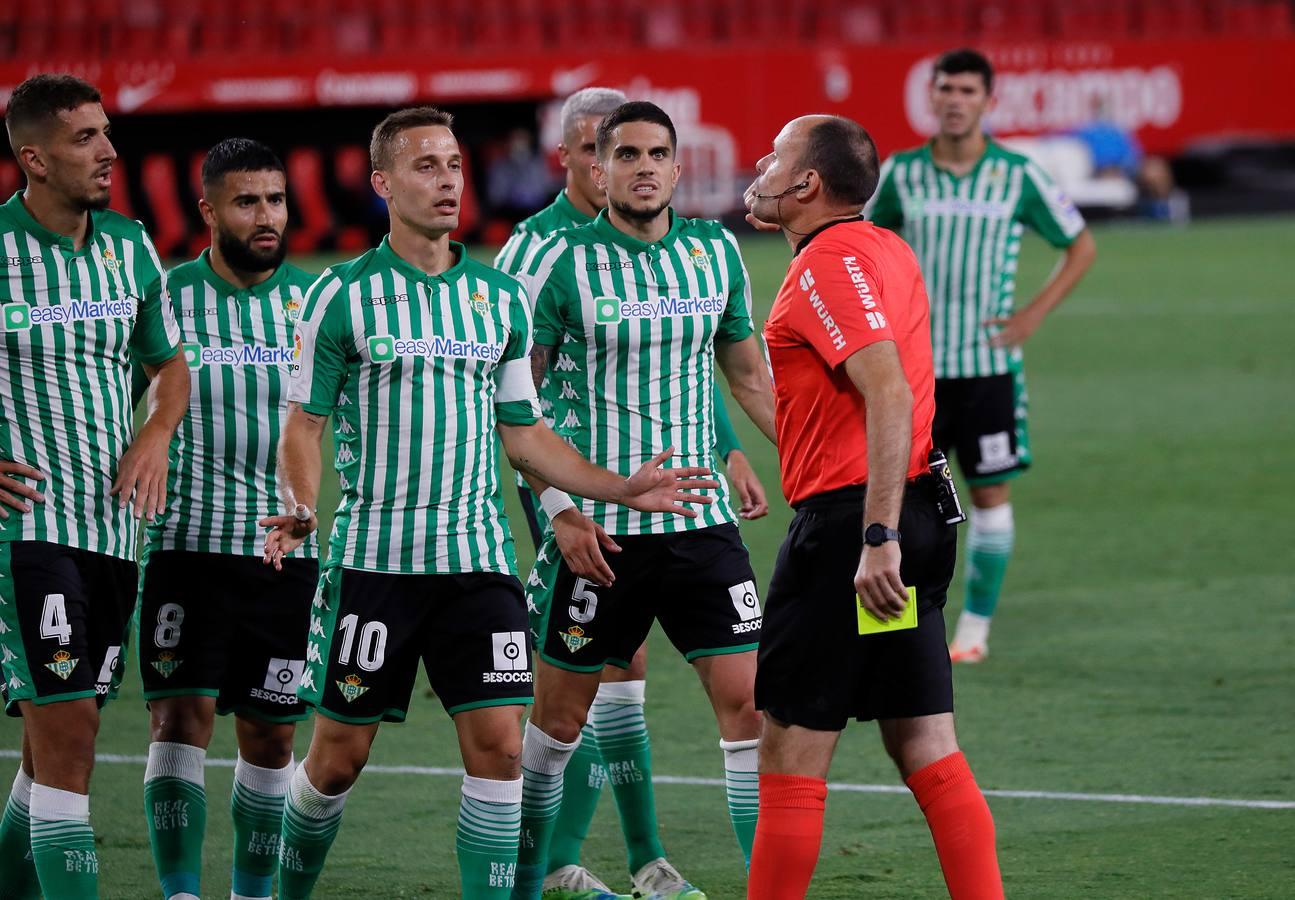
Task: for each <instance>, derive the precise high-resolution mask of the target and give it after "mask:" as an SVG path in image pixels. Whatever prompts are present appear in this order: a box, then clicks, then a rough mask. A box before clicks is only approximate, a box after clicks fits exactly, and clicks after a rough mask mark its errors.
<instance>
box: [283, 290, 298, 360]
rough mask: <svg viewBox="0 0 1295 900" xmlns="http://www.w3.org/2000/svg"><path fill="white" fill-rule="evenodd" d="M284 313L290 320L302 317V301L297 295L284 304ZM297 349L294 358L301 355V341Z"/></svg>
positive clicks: (293, 320)
mask: <svg viewBox="0 0 1295 900" xmlns="http://www.w3.org/2000/svg"><path fill="white" fill-rule="evenodd" d="M283 314H284V315H285V316H287V317H288V321H289V322H295V321H297V320H298V319H299V318H301V301H300V300H298V299H297V298H296V297H293V298H292V299H291V300H289V301H288V302H287V303H285V304H284V305H283ZM295 349H296V352H295V353H294V354H293V356H294V358H295V357H296V356H298V355H300V353H301V344H300V342H298V343H297V345H296V348H295Z"/></svg>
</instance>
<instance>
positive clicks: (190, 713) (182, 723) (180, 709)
mask: <svg viewBox="0 0 1295 900" xmlns="http://www.w3.org/2000/svg"><path fill="white" fill-rule="evenodd" d="M149 720H150V721H149V738H150V739H151V740H153V741H155V742H156V741H168V742H172V743H177V744H189V745H191V746H194V747H206V746H207V744H208V743H209V742H210V740H211V728H212V722H211V715H210V714H209V713H207V712H206V711H205V710H203V709H201V708H199V707H196V706H194V705H192V704H187V703H176V702H173V703H158V702H154V703H152V704H150V705H149Z"/></svg>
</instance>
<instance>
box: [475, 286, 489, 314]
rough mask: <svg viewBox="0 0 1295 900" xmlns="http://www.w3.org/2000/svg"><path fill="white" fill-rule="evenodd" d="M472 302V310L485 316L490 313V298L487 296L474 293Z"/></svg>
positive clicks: (477, 292)
mask: <svg viewBox="0 0 1295 900" xmlns="http://www.w3.org/2000/svg"><path fill="white" fill-rule="evenodd" d="M471 301H472V308H473V309H475V310H476V311H477V312H478V313H480V314H481V315H483V316H484V315H485V314H486V313H488V312H490V298H489V297H487V296H486V295H485V294H483V293H481V292H480V291H473V292H472V298H471Z"/></svg>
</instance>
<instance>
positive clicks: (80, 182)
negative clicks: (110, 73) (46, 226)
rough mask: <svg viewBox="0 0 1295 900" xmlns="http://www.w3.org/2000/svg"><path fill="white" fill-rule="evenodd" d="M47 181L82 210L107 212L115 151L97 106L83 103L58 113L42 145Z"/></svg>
mask: <svg viewBox="0 0 1295 900" xmlns="http://www.w3.org/2000/svg"><path fill="white" fill-rule="evenodd" d="M41 157H42V159H43V160H44V162H45V165H46V180H47V182H48V183H49V185H50V187H52V188H53V189H54V190H55V191H57V192H58V193H59V194H60V195H61V196H63V197H64V198H65V199H66V200H68V201H69V202H70V203H71V204H73V205H75V206H77V207H78V208H80V209H83V210H90V209H107V208H108V203H109V201H110V200H111V199H112V164H113V161H114V160H116V159H117V151H116V150H114V149H113V146H112V141H110V140H109V139H108V117H107V116H105V115H104V113H103V107H102V106H100V105H99V104H98V103H83V104H81V105H80V106H78V107H77V108H76V109H71V110H64V111H63V112H60V113H59V114H58V124H56V125H54V126H52V127H51V128H50V129H49V134H48V139H47V140H43V141H42V142H41Z"/></svg>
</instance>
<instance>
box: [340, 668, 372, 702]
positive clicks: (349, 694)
mask: <svg viewBox="0 0 1295 900" xmlns="http://www.w3.org/2000/svg"><path fill="white" fill-rule="evenodd" d="M334 683H335V684H336V685H337V689H338V690H339V691H341V692H342V698H343V699H344V700H346V702H347V703H354V702H355V701H356V700H358V699H360V698H361V697H363V696H364V695H365V694H367V693H368V692H369V689H368V688H367V687H365V686H364V685H362V684H360V676H359V675H347V676H346V677H345V678H343V679H342V680H341V681H338V682H334Z"/></svg>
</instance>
